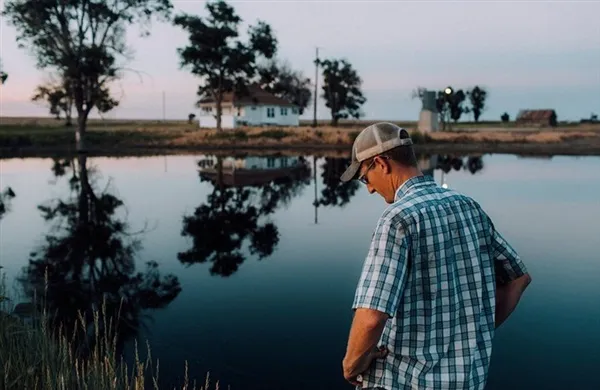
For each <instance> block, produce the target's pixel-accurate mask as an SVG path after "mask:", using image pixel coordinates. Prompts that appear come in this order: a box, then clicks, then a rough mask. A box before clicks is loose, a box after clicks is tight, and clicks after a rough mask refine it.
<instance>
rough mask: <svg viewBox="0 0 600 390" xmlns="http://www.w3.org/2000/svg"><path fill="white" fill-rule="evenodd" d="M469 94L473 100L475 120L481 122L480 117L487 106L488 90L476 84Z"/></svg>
mask: <svg viewBox="0 0 600 390" xmlns="http://www.w3.org/2000/svg"><path fill="white" fill-rule="evenodd" d="M467 96H469V100H470V101H471V110H472V111H473V117H474V118H475V122H479V117H480V116H481V113H482V112H483V110H484V108H485V99H486V97H487V91H486V90H485V89H483V88H479V86H477V85H476V86H475V87H474V88H473V89H472V90H470V91H468V92H467Z"/></svg>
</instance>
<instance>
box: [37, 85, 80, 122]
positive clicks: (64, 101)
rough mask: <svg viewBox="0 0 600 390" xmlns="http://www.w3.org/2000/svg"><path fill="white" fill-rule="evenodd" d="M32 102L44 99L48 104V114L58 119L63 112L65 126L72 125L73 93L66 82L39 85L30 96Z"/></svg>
mask: <svg viewBox="0 0 600 390" xmlns="http://www.w3.org/2000/svg"><path fill="white" fill-rule="evenodd" d="M31 100H32V101H34V102H39V101H44V102H46V103H47V104H48V107H49V109H50V114H51V115H54V117H55V118H56V119H57V120H58V119H60V118H61V114H62V113H64V114H65V120H66V125H67V126H72V122H71V116H72V115H71V113H72V111H73V94H72V93H71V91H70V88H69V85H68V83H52V82H48V83H46V84H42V85H39V86H38V87H37V89H36V90H35V94H34V95H33V97H32V98H31Z"/></svg>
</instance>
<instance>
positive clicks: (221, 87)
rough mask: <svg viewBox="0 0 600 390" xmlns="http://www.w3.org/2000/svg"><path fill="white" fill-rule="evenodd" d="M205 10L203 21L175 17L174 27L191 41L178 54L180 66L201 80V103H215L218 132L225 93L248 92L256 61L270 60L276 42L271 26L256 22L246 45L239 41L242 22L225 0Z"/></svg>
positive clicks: (194, 17)
mask: <svg viewBox="0 0 600 390" xmlns="http://www.w3.org/2000/svg"><path fill="white" fill-rule="evenodd" d="M206 9H207V10H208V14H209V16H208V17H206V18H200V17H198V16H193V15H188V14H181V15H179V16H177V17H175V20H174V23H175V25H176V26H179V27H181V28H183V29H184V30H185V31H186V32H187V33H188V34H189V41H190V42H189V45H188V46H186V47H183V48H178V49H177V52H178V54H179V56H180V60H181V62H180V65H181V67H182V68H187V69H189V70H190V72H191V73H192V74H194V75H196V76H198V77H200V78H201V79H202V82H201V84H200V86H199V87H198V96H199V97H200V101H205V100H206V99H209V100H210V101H213V102H214V103H215V104H216V122H217V129H218V130H221V115H222V107H221V105H222V102H223V97H224V94H225V93H236V94H244V93H246V92H247V83H248V81H249V80H251V79H252V78H253V77H254V76H255V74H256V71H257V64H256V62H257V59H258V58H260V57H261V56H262V57H265V58H267V59H270V58H272V57H273V56H274V55H275V52H276V51H277V40H276V39H275V37H274V36H273V32H272V30H271V27H270V26H269V25H268V24H266V23H264V22H262V21H259V22H258V23H257V24H256V25H254V26H250V27H249V29H248V35H249V40H248V42H242V41H241V40H240V39H239V34H238V29H239V25H240V23H241V21H242V19H241V18H240V17H239V16H238V15H237V14H236V13H235V10H234V9H233V7H231V6H230V5H228V4H227V3H226V2H224V1H216V2H212V1H211V2H208V3H206Z"/></svg>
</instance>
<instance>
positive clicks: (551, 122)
mask: <svg viewBox="0 0 600 390" xmlns="http://www.w3.org/2000/svg"><path fill="white" fill-rule="evenodd" d="M515 123H516V124H517V125H521V126H552V127H556V123H557V121H556V111H554V110H550V109H548V110H521V111H519V113H518V114H517V119H516V120H515Z"/></svg>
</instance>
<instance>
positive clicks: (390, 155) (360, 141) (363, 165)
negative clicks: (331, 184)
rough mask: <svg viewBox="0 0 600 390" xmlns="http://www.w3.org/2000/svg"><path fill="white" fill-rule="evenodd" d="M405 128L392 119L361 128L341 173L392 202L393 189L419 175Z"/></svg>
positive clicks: (347, 178) (342, 177) (344, 178)
mask: <svg viewBox="0 0 600 390" xmlns="http://www.w3.org/2000/svg"><path fill="white" fill-rule="evenodd" d="M420 174H421V172H420V171H419V168H418V165H417V158H416V157H415V153H414V151H413V147H412V140H411V139H410V136H409V134H408V132H407V131H406V130H405V129H403V128H400V127H398V126H396V125H394V124H392V123H387V122H379V123H375V124H373V125H371V126H369V127H367V128H366V129H364V130H363V131H361V132H360V134H359V135H358V137H356V139H355V140H354V144H353V145H352V162H351V164H350V166H349V167H348V168H347V169H346V171H345V172H344V173H343V174H342V176H341V177H340V180H342V181H344V182H346V181H350V180H355V179H358V180H360V181H361V182H363V183H364V184H365V185H366V186H367V189H368V190H369V192H370V193H373V192H377V193H378V194H379V195H381V196H382V197H383V198H384V199H385V201H386V202H387V203H393V202H394V198H395V196H396V190H397V189H398V188H399V187H400V186H401V185H402V183H404V182H405V181H406V180H408V179H410V178H411V177H414V176H417V175H420Z"/></svg>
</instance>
